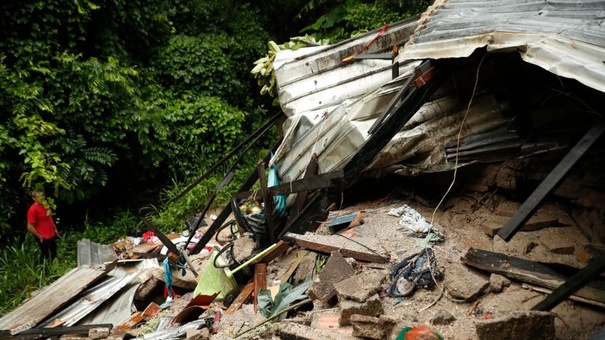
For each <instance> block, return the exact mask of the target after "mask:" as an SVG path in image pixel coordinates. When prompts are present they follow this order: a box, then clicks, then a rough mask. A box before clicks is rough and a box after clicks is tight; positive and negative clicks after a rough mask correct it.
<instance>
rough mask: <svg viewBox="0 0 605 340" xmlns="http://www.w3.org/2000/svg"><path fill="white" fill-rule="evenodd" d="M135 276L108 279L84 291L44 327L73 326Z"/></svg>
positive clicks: (133, 274)
mask: <svg viewBox="0 0 605 340" xmlns="http://www.w3.org/2000/svg"><path fill="white" fill-rule="evenodd" d="M136 275H137V273H132V274H130V275H128V276H125V277H110V278H108V279H107V280H105V281H104V282H102V283H100V284H98V285H96V286H95V287H94V288H91V289H89V290H88V291H86V292H85V293H84V294H83V295H82V297H81V298H80V299H79V300H78V301H76V302H74V303H73V304H71V305H70V306H69V307H67V308H65V309H63V310H62V311H61V312H60V313H58V314H57V315H55V316H53V318H51V319H50V320H48V321H47V322H45V323H44V327H57V326H66V327H70V326H73V325H75V324H76V323H77V322H78V321H80V320H81V319H82V318H84V317H85V316H86V315H88V314H89V313H91V312H92V311H93V310H95V309H96V308H97V307H99V306H100V305H101V304H102V303H103V302H105V301H107V300H108V299H109V298H111V297H112V296H113V295H114V294H116V293H117V292H119V291H120V290H121V289H122V288H124V287H125V286H126V285H127V284H129V283H130V282H131V281H132V279H133V278H134V277H135V276H136ZM129 311H130V310H129Z"/></svg>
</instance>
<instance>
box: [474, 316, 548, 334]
mask: <svg viewBox="0 0 605 340" xmlns="http://www.w3.org/2000/svg"><path fill="white" fill-rule="evenodd" d="M555 316H556V315H555V314H554V313H551V312H539V311H523V312H513V313H511V314H510V315H508V316H504V317H501V318H494V319H487V320H475V322H474V323H475V330H476V333H477V337H478V340H488V339H489V340H509V339H532V340H547V339H548V340H549V339H555Z"/></svg>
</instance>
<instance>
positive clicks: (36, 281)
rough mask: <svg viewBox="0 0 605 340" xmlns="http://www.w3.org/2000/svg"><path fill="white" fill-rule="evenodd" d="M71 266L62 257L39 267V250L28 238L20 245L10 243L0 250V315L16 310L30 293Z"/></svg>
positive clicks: (51, 280)
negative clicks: (0, 286) (0, 287)
mask: <svg viewBox="0 0 605 340" xmlns="http://www.w3.org/2000/svg"><path fill="white" fill-rule="evenodd" d="M59 253H60V250H59ZM74 264H75V261H73V259H72V258H67V259H65V258H64V257H63V256H58V258H57V259H55V260H54V261H52V262H50V263H46V262H45V263H44V264H40V250H39V248H38V245H37V244H36V242H35V241H34V239H33V238H32V237H31V236H28V237H26V238H25V241H23V242H21V241H20V240H17V239H15V240H14V241H13V242H10V245H9V246H7V247H5V248H3V249H2V250H1V251H0V285H2V289H0V301H2V302H1V303H0V315H2V314H5V313H7V312H9V311H11V310H12V309H14V308H15V307H17V305H19V303H21V301H23V300H24V299H26V298H28V297H29V296H30V294H31V293H32V292H33V291H35V290H38V289H40V288H42V287H44V286H46V285H48V284H49V283H51V282H53V281H55V280H56V279H58V278H59V277H61V276H63V274H65V273H66V272H67V271H69V270H70V269H71V268H73V267H74Z"/></svg>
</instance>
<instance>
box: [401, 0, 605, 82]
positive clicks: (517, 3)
mask: <svg viewBox="0 0 605 340" xmlns="http://www.w3.org/2000/svg"><path fill="white" fill-rule="evenodd" d="M603 13H605V2H604V1H531V0H526V1H523V0H500V1H471V0H437V1H435V2H434V3H433V5H432V6H430V7H429V9H428V10H427V11H426V12H425V13H424V15H423V18H422V19H421V22H420V24H419V27H421V29H420V30H418V32H417V33H416V34H415V35H414V36H413V38H412V39H410V41H409V42H408V43H407V44H406V46H404V48H402V49H401V50H400V53H399V56H398V60H403V61H408V60H411V59H442V58H459V57H468V56H469V55H471V54H472V53H473V52H474V51H475V50H476V49H479V48H483V47H487V49H488V51H517V52H518V53H519V54H520V55H521V57H522V58H523V59H524V60H525V61H527V62H528V63H531V64H534V65H538V66H540V67H542V68H544V69H545V70H548V71H549V72H552V73H554V74H557V75H559V76H563V77H566V78H572V79H577V80H578V81H579V82H581V83H583V84H584V85H586V86H589V87H592V88H594V89H596V90H599V91H601V92H605V64H603V55H604V54H605V39H603V37H605V26H604V25H603Z"/></svg>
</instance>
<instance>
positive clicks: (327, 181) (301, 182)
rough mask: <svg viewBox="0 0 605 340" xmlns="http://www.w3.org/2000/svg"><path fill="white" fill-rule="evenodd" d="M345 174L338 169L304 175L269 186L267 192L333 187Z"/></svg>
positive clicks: (247, 193) (241, 195) (249, 193)
mask: <svg viewBox="0 0 605 340" xmlns="http://www.w3.org/2000/svg"><path fill="white" fill-rule="evenodd" d="M343 175H344V172H343V171H342V170H336V171H331V172H326V173H323V174H319V175H314V176H310V177H304V178H301V179H297V180H295V181H292V182H288V183H283V184H280V185H276V186H273V187H268V188H267V193H269V195H271V196H276V195H289V194H292V193H297V192H303V191H309V190H317V189H324V188H331V187H333V186H334V183H335V180H337V179H340V178H342V177H343ZM252 195H254V191H242V192H238V193H235V194H234V195H233V196H234V197H236V198H239V199H246V198H249V197H250V196H252Z"/></svg>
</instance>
